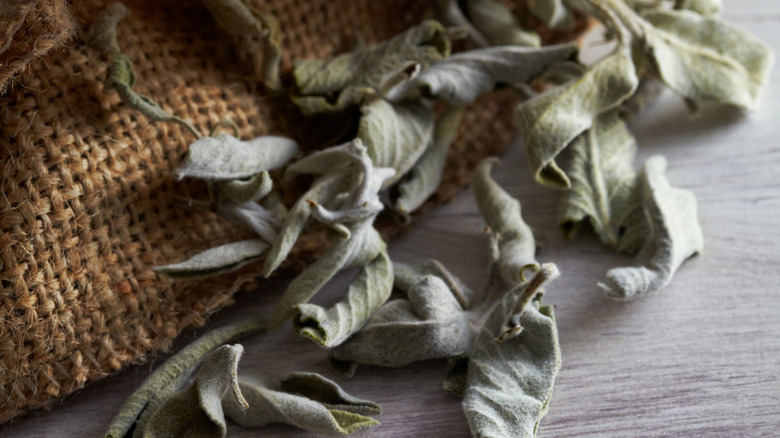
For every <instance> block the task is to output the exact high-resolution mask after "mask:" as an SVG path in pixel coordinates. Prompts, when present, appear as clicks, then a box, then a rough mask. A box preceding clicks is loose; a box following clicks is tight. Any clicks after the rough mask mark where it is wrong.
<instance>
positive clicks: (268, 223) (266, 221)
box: [217, 202, 279, 253]
mask: <svg viewBox="0 0 780 438" xmlns="http://www.w3.org/2000/svg"><path fill="white" fill-rule="evenodd" d="M217 214H218V215H220V216H221V217H223V218H225V219H227V220H229V221H231V222H233V223H235V224H237V225H241V226H243V227H245V228H248V229H250V230H252V231H254V232H255V233H256V234H257V235H258V236H260V237H261V238H262V239H263V240H264V241H266V242H267V243H268V244H272V243H273V242H275V241H276V237H277V236H278V232H277V229H278V228H279V221H278V220H277V218H276V216H275V215H274V213H273V212H271V211H268V210H266V209H265V208H263V207H262V206H260V205H258V204H257V203H255V202H245V203H243V204H238V203H235V202H227V203H223V204H220V205H219V206H218V207H217ZM266 249H267V247H266ZM263 253H265V251H264V252H263Z"/></svg>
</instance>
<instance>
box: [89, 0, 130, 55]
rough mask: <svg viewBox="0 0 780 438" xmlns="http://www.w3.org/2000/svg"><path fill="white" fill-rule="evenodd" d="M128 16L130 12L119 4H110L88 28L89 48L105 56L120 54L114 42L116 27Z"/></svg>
mask: <svg viewBox="0 0 780 438" xmlns="http://www.w3.org/2000/svg"><path fill="white" fill-rule="evenodd" d="M128 15H130V10H129V9H127V6H125V5H123V4H122V3H121V2H116V3H112V4H110V5H108V6H106V8H105V9H104V10H103V12H101V13H100V15H98V16H97V18H95V21H94V22H93V23H92V27H90V28H89V39H88V40H87V44H88V45H89V47H92V48H93V49H95V50H97V51H99V52H100V53H102V54H103V55H106V56H114V55H116V54H118V53H120V50H119V45H118V44H117V42H116V26H117V24H119V22H120V21H122V20H123V19H124V18H125V17H127V16H128Z"/></svg>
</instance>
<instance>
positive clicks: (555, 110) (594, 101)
mask: <svg viewBox="0 0 780 438" xmlns="http://www.w3.org/2000/svg"><path fill="white" fill-rule="evenodd" d="M638 83H639V79H638V78H637V76H636V71H635V69H634V63H633V61H632V60H631V53H630V51H629V49H628V47H626V46H624V45H619V46H618V47H617V49H615V51H613V52H612V53H611V54H609V55H607V56H605V57H604V58H602V59H601V60H599V61H598V62H597V63H596V64H594V65H593V66H592V67H591V68H590V69H589V70H588V71H587V72H586V73H585V74H584V75H582V77H580V78H578V79H576V80H573V81H571V82H569V83H567V84H565V85H563V86H560V87H557V88H554V89H552V90H549V91H547V92H545V93H542V94H540V95H538V96H536V97H534V98H532V99H530V100H528V101H526V102H523V103H521V104H520V105H519V106H518V107H517V109H516V111H515V122H516V124H517V125H518V126H519V127H521V128H522V130H523V135H524V137H525V145H526V149H527V152H528V158H529V160H530V162H531V167H532V169H533V171H534V176H535V178H536V180H537V181H539V182H540V183H542V184H544V185H548V186H552V187H559V188H568V187H570V185H571V183H570V181H569V178H568V177H567V176H566V174H565V173H564V172H563V171H562V170H561V169H560V168H559V167H558V165H557V164H556V163H555V158H556V157H557V156H558V154H559V153H560V152H561V151H563V149H565V148H566V146H568V145H569V144H570V143H571V142H572V141H573V140H574V139H575V138H576V137H577V136H578V135H580V134H582V133H583V132H585V131H586V130H588V129H590V127H591V126H592V125H593V122H594V120H595V119H596V117H598V115H599V114H601V113H604V112H606V111H608V110H610V109H612V108H614V107H616V106H617V105H619V104H620V103H621V102H623V101H624V100H625V99H626V98H628V97H629V96H631V94H633V92H634V90H635V89H636V87H637V84H638Z"/></svg>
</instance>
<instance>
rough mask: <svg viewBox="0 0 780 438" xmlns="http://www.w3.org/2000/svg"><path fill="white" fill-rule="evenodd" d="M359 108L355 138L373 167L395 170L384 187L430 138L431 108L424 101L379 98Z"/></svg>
mask: <svg viewBox="0 0 780 438" xmlns="http://www.w3.org/2000/svg"><path fill="white" fill-rule="evenodd" d="M361 111H362V112H363V115H362V117H361V118H360V125H359V127H358V133H357V138H358V139H360V140H362V142H363V144H364V145H365V146H366V148H367V149H368V156H369V157H370V158H371V161H372V162H373V163H374V166H376V167H390V168H393V169H394V170H395V176H394V177H392V178H389V179H387V180H385V181H384V184H383V185H382V187H383V188H384V187H388V186H390V185H392V184H394V183H395V182H396V181H398V180H399V179H400V178H401V177H402V176H403V175H405V174H406V172H408V171H409V169H411V168H412V166H413V165H414V163H416V162H417V160H419V159H420V157H421V156H422V154H423V153H424V152H425V150H426V149H427V148H428V146H429V145H430V144H431V142H432V141H433V131H434V126H435V117H434V115H433V109H432V107H431V105H430V103H429V102H424V101H413V102H402V103H396V104H393V103H390V102H387V101H385V100H382V99H379V100H375V101H374V102H372V103H370V104H368V105H365V106H363V108H362V109H361Z"/></svg>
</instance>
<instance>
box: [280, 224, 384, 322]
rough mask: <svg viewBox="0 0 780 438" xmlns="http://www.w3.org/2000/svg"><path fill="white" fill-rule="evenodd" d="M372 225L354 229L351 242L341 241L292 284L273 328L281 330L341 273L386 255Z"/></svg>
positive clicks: (382, 243) (288, 287) (285, 292)
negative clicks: (283, 324)
mask: <svg viewBox="0 0 780 438" xmlns="http://www.w3.org/2000/svg"><path fill="white" fill-rule="evenodd" d="M372 221H373V219H371V220H369V221H366V222H365V223H362V224H357V225H355V226H353V227H352V229H350V234H351V235H350V237H349V238H341V239H338V240H337V241H336V242H335V243H334V244H333V246H331V247H330V248H329V249H328V251H327V252H325V254H323V255H322V257H320V258H318V259H317V260H315V261H314V263H312V264H311V265H309V267H308V268H306V270H304V271H303V272H301V273H300V274H299V275H298V276H297V277H295V279H294V280H293V281H292V282H290V284H289V286H287V289H286V290H285V291H284V294H283V295H282V297H281V298H280V299H279V302H278V303H277V304H276V308H275V309H274V311H273V314H272V315H271V318H270V321H269V322H268V326H269V327H270V328H276V327H278V326H279V324H281V323H282V322H283V321H284V320H285V319H286V318H287V317H288V316H291V315H292V314H293V312H294V310H295V307H296V306H297V305H299V304H303V303H305V302H307V301H308V300H309V299H311V297H313V296H314V295H315V294H316V293H317V292H319V290H320V289H321V288H322V287H323V286H324V285H325V284H326V283H327V282H328V281H330V279H331V278H333V276H334V275H335V274H336V273H337V272H339V271H340V270H342V269H345V268H350V267H353V266H363V265H365V264H367V263H368V262H370V261H371V260H373V259H374V258H375V257H376V256H377V254H379V253H380V252H381V251H384V248H385V243H384V241H382V237H381V236H380V235H379V233H378V232H377V231H376V230H375V229H374V227H372V226H371V222H372Z"/></svg>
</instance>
